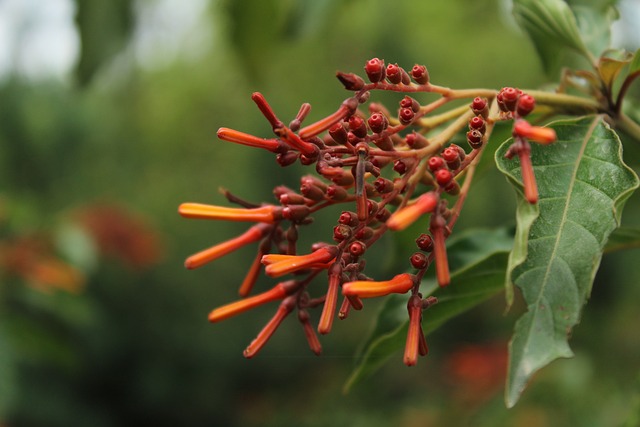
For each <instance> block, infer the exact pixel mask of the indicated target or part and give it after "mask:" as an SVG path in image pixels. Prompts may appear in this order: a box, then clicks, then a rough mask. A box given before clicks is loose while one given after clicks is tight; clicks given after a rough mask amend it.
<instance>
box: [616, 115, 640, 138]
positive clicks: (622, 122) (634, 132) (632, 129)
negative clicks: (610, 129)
mask: <svg viewBox="0 0 640 427" xmlns="http://www.w3.org/2000/svg"><path fill="white" fill-rule="evenodd" d="M613 122H614V126H615V127H616V128H618V129H620V130H621V131H623V132H624V133H626V134H627V135H629V136H631V137H632V138H634V139H635V140H637V141H640V124H638V123H636V122H634V121H633V120H631V119H630V118H629V116H627V115H626V114H624V113H620V114H619V115H618V116H617V117H616V118H614V120H613Z"/></svg>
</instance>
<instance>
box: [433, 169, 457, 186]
mask: <svg viewBox="0 0 640 427" xmlns="http://www.w3.org/2000/svg"><path fill="white" fill-rule="evenodd" d="M452 179H453V174H452V173H451V171H450V170H449V169H444V168H443V169H439V170H438V171H436V181H438V184H440V185H442V186H445V185H447V184H448V183H450V182H451V180H452Z"/></svg>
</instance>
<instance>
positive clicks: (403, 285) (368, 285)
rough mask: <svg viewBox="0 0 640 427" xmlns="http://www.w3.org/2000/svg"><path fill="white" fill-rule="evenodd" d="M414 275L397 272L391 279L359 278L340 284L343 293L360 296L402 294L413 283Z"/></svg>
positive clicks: (372, 296) (373, 296)
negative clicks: (380, 280) (379, 280)
mask: <svg viewBox="0 0 640 427" xmlns="http://www.w3.org/2000/svg"><path fill="white" fill-rule="evenodd" d="M414 282H415V277H414V276H413V275H411V274H408V273H402V274H398V275H397V276H395V277H394V278H393V279H391V280H387V281H384V282H375V281H372V280H359V281H355V282H347V283H345V284H344V285H342V293H343V294H344V295H351V296H357V297H360V298H375V297H383V296H385V295H390V294H404V293H406V292H408V291H409V290H410V289H411V288H412V287H413V285H414Z"/></svg>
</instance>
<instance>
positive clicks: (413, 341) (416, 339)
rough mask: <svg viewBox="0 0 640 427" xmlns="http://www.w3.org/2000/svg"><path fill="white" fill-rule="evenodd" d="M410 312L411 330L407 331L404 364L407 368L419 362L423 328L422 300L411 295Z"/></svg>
mask: <svg viewBox="0 0 640 427" xmlns="http://www.w3.org/2000/svg"><path fill="white" fill-rule="evenodd" d="M407 310H408V311H409V329H408V331H407V342H406V344H405V347H404V364H405V365H407V366H415V364H416V363H417V362H418V353H419V349H420V344H421V343H420V341H421V340H420V335H422V336H423V339H424V335H423V334H422V327H421V325H420V321H421V320H422V299H421V298H420V297H419V296H418V295H411V298H409V302H408V303H407Z"/></svg>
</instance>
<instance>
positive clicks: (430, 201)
mask: <svg viewBox="0 0 640 427" xmlns="http://www.w3.org/2000/svg"><path fill="white" fill-rule="evenodd" d="M437 204H438V195H437V194H436V193H435V192H433V191H430V192H428V193H424V194H423V195H422V196H420V197H418V199H417V200H416V202H415V203H414V204H412V205H409V206H405V207H404V208H402V209H398V210H397V211H395V212H394V213H393V214H392V215H391V216H390V217H389V219H388V220H387V227H389V229H391V230H394V231H401V230H404V229H405V228H407V227H408V226H410V225H411V224H413V223H414V222H415V221H416V220H417V219H418V218H420V217H421V216H422V215H424V214H426V213H429V212H433V210H434V209H435V207H436V205H437Z"/></svg>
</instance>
